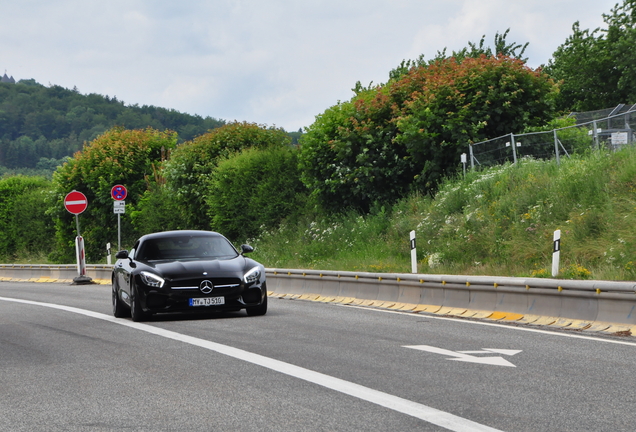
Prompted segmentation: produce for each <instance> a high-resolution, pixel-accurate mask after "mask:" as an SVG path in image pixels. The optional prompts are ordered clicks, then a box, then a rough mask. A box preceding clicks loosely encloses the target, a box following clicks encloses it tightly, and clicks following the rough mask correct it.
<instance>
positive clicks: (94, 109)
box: [0, 79, 225, 172]
mask: <svg viewBox="0 0 636 432" xmlns="http://www.w3.org/2000/svg"><path fill="white" fill-rule="evenodd" d="M224 124H225V121H224V120H220V119H215V118H212V117H205V118H203V117H201V116H198V115H190V114H184V113H181V112H179V111H176V110H174V109H166V108H159V107H155V106H148V105H143V106H139V105H136V104H135V105H125V104H124V102H123V101H119V100H117V98H116V97H112V98H111V97H108V96H102V95H99V94H87V95H84V94H81V93H80V92H79V91H78V90H77V89H76V88H74V89H72V90H69V89H67V88H64V87H61V86H58V85H53V86H49V87H47V86H44V85H42V84H39V83H37V82H36V81H35V80H33V79H29V80H19V81H18V82H16V83H12V82H10V80H7V82H0V168H5V169H6V168H9V169H21V168H30V169H34V168H37V169H42V170H53V169H55V167H56V166H57V165H58V164H59V163H60V161H61V160H62V159H64V158H65V157H68V156H72V155H73V154H74V153H75V152H76V151H78V150H80V149H81V148H82V145H83V143H84V142H86V141H92V140H93V139H94V138H96V137H97V136H98V135H100V134H101V133H103V132H105V131H106V130H108V129H110V128H112V127H113V126H123V127H125V128H128V129H140V128H146V127H152V128H155V129H158V130H166V129H170V130H173V131H175V132H177V133H178V134H179V141H180V142H182V141H187V140H190V139H192V138H194V137H196V136H198V135H201V134H203V133H205V132H207V131H208V130H210V129H214V128H217V127H219V126H222V125H224ZM1 171H2V170H0V172H1Z"/></svg>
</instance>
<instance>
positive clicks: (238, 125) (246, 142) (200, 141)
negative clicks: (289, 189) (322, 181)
mask: <svg viewBox="0 0 636 432" xmlns="http://www.w3.org/2000/svg"><path fill="white" fill-rule="evenodd" d="M290 140H291V139H290V137H289V136H288V135H287V133H286V132H285V131H284V130H283V129H279V128H275V127H267V126H263V125H257V124H255V123H247V122H233V123H229V124H227V125H225V126H222V127H220V128H217V129H213V130H211V131H209V132H208V133H206V134H204V135H201V136H199V137H197V138H195V139H194V140H192V141H189V142H185V143H183V144H181V145H180V146H178V147H177V148H176V149H175V151H174V152H172V154H171V156H170V160H169V161H168V162H167V163H166V167H165V172H164V175H165V177H166V180H167V182H168V186H169V187H170V188H171V190H172V191H173V193H174V194H175V196H176V199H177V201H178V203H179V205H178V208H180V209H181V211H180V214H179V217H180V218H181V220H182V226H184V227H186V228H190V229H209V228H210V219H209V216H208V213H207V211H206V202H205V199H206V188H207V184H208V180H209V178H210V175H211V174H212V173H213V171H214V170H215V168H216V165H217V163H218V161H219V160H220V159H222V158H225V157H228V156H229V155H231V154H233V153H235V152H238V151H240V150H243V149H245V148H250V147H256V148H266V147H271V146H287V145H289V142H290Z"/></svg>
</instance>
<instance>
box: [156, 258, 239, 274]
mask: <svg viewBox="0 0 636 432" xmlns="http://www.w3.org/2000/svg"><path fill="white" fill-rule="evenodd" d="M246 261H247V260H246V259H245V257H243V256H238V257H236V258H232V259H229V260H217V259H214V260H200V259H198V260H191V261H187V260H184V261H155V262H145V263H144V264H145V265H146V266H147V267H149V268H150V269H152V270H153V271H154V272H155V273H157V274H159V275H160V276H162V277H163V278H165V279H167V280H179V279H195V278H201V277H203V276H204V274H203V273H207V275H205V276H207V277H210V278H219V277H221V278H226V277H238V278H242V277H243V274H244V273H245V270H246V268H245V267H246ZM247 270H249V269H247Z"/></svg>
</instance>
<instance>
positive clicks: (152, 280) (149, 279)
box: [139, 271, 166, 288]
mask: <svg viewBox="0 0 636 432" xmlns="http://www.w3.org/2000/svg"><path fill="white" fill-rule="evenodd" d="M139 276H141V280H142V281H143V283H144V284H146V285H147V286H149V287H153V288H161V287H162V286H163V284H164V283H165V282H166V281H165V280H163V278H162V277H159V276H157V275H156V274H154V273H150V272H147V271H142V272H140V273H139Z"/></svg>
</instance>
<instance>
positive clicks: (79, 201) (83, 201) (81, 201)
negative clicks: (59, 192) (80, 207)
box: [64, 200, 86, 205]
mask: <svg viewBox="0 0 636 432" xmlns="http://www.w3.org/2000/svg"><path fill="white" fill-rule="evenodd" d="M64 204H66V205H77V204H86V200H77V201H64Z"/></svg>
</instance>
